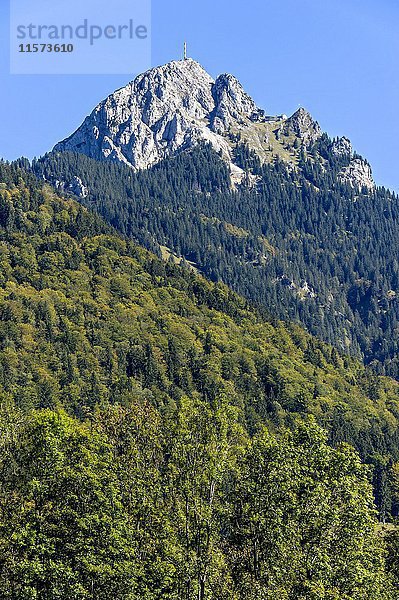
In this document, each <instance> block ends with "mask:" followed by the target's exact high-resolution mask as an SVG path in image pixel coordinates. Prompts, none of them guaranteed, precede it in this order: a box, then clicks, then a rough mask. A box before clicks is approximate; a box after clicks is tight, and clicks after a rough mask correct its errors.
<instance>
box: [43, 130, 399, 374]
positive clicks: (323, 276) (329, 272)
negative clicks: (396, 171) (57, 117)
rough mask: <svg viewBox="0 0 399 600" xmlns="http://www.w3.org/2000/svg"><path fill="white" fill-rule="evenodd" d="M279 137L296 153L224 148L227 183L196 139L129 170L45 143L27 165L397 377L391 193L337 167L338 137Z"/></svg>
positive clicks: (142, 237) (126, 230)
mask: <svg viewBox="0 0 399 600" xmlns="http://www.w3.org/2000/svg"><path fill="white" fill-rule="evenodd" d="M286 139H287V143H288V144H289V146H288V147H289V148H290V152H292V153H293V155H295V157H296V158H295V161H296V164H295V165H292V164H289V163H287V162H284V161H282V160H280V159H279V158H275V160H274V162H266V163H261V161H260V159H259V158H258V157H257V155H256V154H255V153H254V152H253V151H251V150H249V148H248V146H246V145H245V144H241V145H240V144H238V145H237V147H236V149H235V157H234V160H235V162H236V163H237V165H240V166H241V167H242V169H243V171H245V172H246V173H247V175H246V180H245V181H244V182H243V183H242V184H241V185H240V186H238V187H237V188H236V189H232V188H231V181H230V172H229V168H228V166H227V165H226V163H225V162H224V161H223V160H221V159H220V157H219V156H218V155H217V154H216V153H215V152H214V151H213V150H212V149H211V148H210V147H206V146H200V147H197V148H195V149H194V150H192V151H191V152H185V153H182V154H180V155H179V156H177V157H174V158H171V159H168V160H165V161H162V162H161V163H159V164H158V165H156V166H154V167H153V168H152V169H149V170H146V171H140V172H138V173H134V172H133V171H132V170H131V169H130V168H128V167H126V166H124V165H120V164H117V163H107V162H97V161H95V160H93V159H90V158H88V157H85V156H83V155H80V154H73V153H68V152H67V153H63V152H61V153H50V154H49V155H47V156H45V157H44V158H42V159H40V160H39V161H36V162H35V163H34V164H33V170H34V172H35V173H37V174H38V175H39V176H40V177H44V178H45V179H47V180H48V181H51V182H52V183H53V184H54V185H56V186H58V187H59V188H61V189H64V190H65V191H70V190H72V191H74V192H75V193H77V194H79V195H80V202H81V203H83V204H84V205H86V206H88V207H90V208H92V209H94V210H96V211H97V212H98V213H99V214H101V215H102V216H103V217H104V218H105V219H106V220H107V221H108V222H109V223H111V224H112V225H113V226H115V227H116V228H117V229H118V230H119V231H121V232H122V233H123V234H125V235H127V236H128V237H130V238H132V239H134V240H137V241H139V242H140V243H141V244H143V245H144V246H146V247H147V248H149V249H151V250H152V251H155V252H157V253H158V254H159V255H161V254H163V255H164V256H165V255H167V254H168V253H172V255H174V256H175V257H180V258H181V257H183V258H184V259H185V260H186V261H188V262H190V263H191V264H192V265H194V266H195V267H196V268H197V269H198V270H199V271H201V272H202V273H203V274H204V275H206V276H207V277H208V278H209V279H211V280H212V281H223V282H225V283H226V284H228V285H229V286H230V287H232V288H233V289H234V290H236V291H238V292H239V293H241V294H243V295H245V296H246V297H247V298H249V299H251V300H252V301H255V302H257V303H259V304H261V305H263V306H264V307H265V308H266V309H267V310H268V311H269V312H270V313H271V314H272V315H275V316H277V317H278V318H282V319H285V320H292V321H296V322H299V323H302V324H303V325H305V326H306V327H307V329H308V330H309V331H310V332H311V333H313V334H315V335H317V336H319V337H320V338H322V339H323V340H324V341H326V342H328V343H331V344H333V345H335V346H336V347H337V348H339V349H340V350H341V351H344V352H346V353H350V354H352V355H355V356H358V357H361V358H363V359H364V361H365V362H366V363H368V364H372V365H373V367H374V369H375V370H376V371H377V372H378V373H386V374H389V375H391V376H394V377H398V339H399V338H398V335H397V331H398V324H399V321H398V319H399V299H398V298H399V297H398V281H399V280H398V272H399V271H398V269H399V267H398V260H397V256H396V254H397V252H396V249H397V248H399V210H398V208H399V203H398V198H397V197H396V196H395V195H394V194H392V193H390V192H389V191H388V190H386V189H384V188H369V187H363V188H362V189H359V188H357V187H356V186H355V187H353V185H352V184H351V183H350V182H348V181H343V180H342V179H341V178H340V173H342V172H343V171H345V169H350V168H351V166H350V165H351V164H353V162H354V161H356V160H357V159H356V158H354V157H353V154H352V150H351V147H350V144H349V143H348V142H347V141H346V142H345V141H342V140H335V141H334V140H330V139H329V138H328V137H327V136H326V135H320V136H319V137H317V139H316V140H314V141H313V142H312V144H311V145H310V146H308V147H305V146H304V145H303V144H302V142H301V143H299V144H297V145H296V146H297V147H296V148H295V143H293V141H292V139H291V138H289V137H287V138H286ZM295 139H296V140H297V141H300V138H299V137H296V138H295ZM282 143H283V141H282ZM359 160H360V159H359ZM363 164H364V162H363ZM68 186H69V187H68ZM82 186H83V187H82Z"/></svg>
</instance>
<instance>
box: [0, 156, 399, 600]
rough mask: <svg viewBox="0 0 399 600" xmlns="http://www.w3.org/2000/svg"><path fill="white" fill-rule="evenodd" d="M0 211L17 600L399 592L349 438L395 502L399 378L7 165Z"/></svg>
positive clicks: (7, 579)
mask: <svg viewBox="0 0 399 600" xmlns="http://www.w3.org/2000/svg"><path fill="white" fill-rule="evenodd" d="M0 224H1V229H0V263H1V269H0V313H1V331H0V375H1V381H0V394H1V405H0V433H1V435H0V444H1V454H0V549H1V552H0V591H1V596H2V597H3V598H10V599H17V598H18V599H20V598H29V599H31V598H32V599H33V598H60V599H65V600H66V599H67V598H68V599H70V598H76V599H81V598H82V599H83V598H90V599H92V600H94V599H96V600H102V599H104V600H105V599H106V598H109V597H110V596H113V597H115V598H116V599H118V600H136V599H137V600H138V599H140V600H143V599H144V600H150V599H151V600H155V599H156V598H163V599H164V598H166V599H170V600H172V599H173V600H185V599H190V600H191V598H193V599H194V598H200V599H201V600H205V598H209V599H210V600H213V599H214V600H216V599H217V600H220V599H224V598H225V599H226V600H227V599H228V600H252V599H255V598H258V597H263V598H265V599H269V598H270V599H271V598H275V597H279V598H292V599H298V600H299V599H305V598H306V599H308V598H309V599H311V598H312V599H316V598H323V597H324V598H331V599H332V598H336V599H338V598H339V599H343V598H346V599H347V600H363V599H364V600H366V598H367V599H369V600H373V599H375V600H377V599H381V598H383V599H384V598H386V599H392V598H395V595H394V594H395V592H394V590H393V588H391V575H390V574H389V573H388V571H384V568H385V567H384V560H385V559H384V550H383V547H382V546H383V540H382V538H381V537H380V536H379V534H377V532H376V529H375V516H374V514H373V510H372V494H371V487H370V485H369V478H370V477H371V474H370V473H368V471H367V469H366V467H365V466H364V465H362V464H361V462H360V461H359V459H358V457H357V455H356V453H355V452H354V451H353V450H352V449H351V448H350V447H349V446H347V445H345V444H344V445H339V446H338V447H337V448H335V447H336V446H337V444H339V442H340V441H347V442H350V443H352V444H354V445H355V446H356V447H357V449H358V450H359V451H360V452H361V455H362V457H363V460H364V461H368V462H371V463H373V464H374V465H375V467H376V468H375V470H374V484H375V485H374V489H375V494H376V499H377V503H378V507H379V512H380V518H384V517H386V516H387V515H388V513H389V511H390V509H391V502H392V501H393V502H394V510H396V509H395V502H397V495H396V494H397V470H398V469H397V465H395V464H394V461H396V460H397V459H398V449H399V440H398V433H397V432H398V419H399V397H398V385H397V383H396V382H394V381H392V380H389V379H386V378H381V377H377V376H376V375H374V374H372V373H371V372H370V371H369V370H367V369H366V368H365V367H364V366H362V365H361V364H360V363H358V362H357V361H356V360H354V359H351V358H347V357H342V356H340V355H339V354H338V353H337V351H336V350H335V349H333V348H331V347H330V346H327V345H325V344H323V343H321V342H318V341H317V340H316V339H315V338H312V337H311V336H310V335H308V334H307V333H305V332H304V331H303V330H302V329H301V328H299V327H298V326H296V325H288V324H283V323H281V322H278V321H275V322H274V323H270V322H268V321H266V320H265V319H264V317H262V315H261V314H260V313H258V312H256V311H255V310H254V309H252V308H251V307H250V306H249V305H248V303H247V302H246V301H245V300H244V299H242V298H241V297H239V296H237V295H236V294H235V293H233V292H231V291H230V290H229V289H228V288H227V287H225V286H224V285H221V284H215V283H212V282H208V281H206V280H205V279H203V278H202V277H199V276H198V275H196V274H194V273H193V272H192V271H191V270H189V269H180V268H177V267H176V266H174V265H172V264H170V263H165V262H163V261H161V260H159V259H157V258H156V257H154V256H153V255H151V254H149V253H148V252H147V251H145V250H143V249H140V248H139V247H137V246H136V245H134V244H133V243H132V242H131V241H129V240H127V239H124V238H122V237H121V236H119V235H118V234H116V233H115V232H114V231H112V230H111V229H110V228H109V226H107V225H106V224H104V222H103V221H101V220H100V219H99V218H98V217H96V216H94V215H93V214H91V213H90V212H88V211H87V210H86V209H85V208H83V207H81V206H79V204H77V203H76V202H74V201H73V200H67V199H62V198H59V197H57V196H56V195H55V194H54V192H53V191H52V190H51V188H49V187H44V188H42V187H41V186H40V185H39V184H38V183H37V182H36V180H35V178H34V177H32V176H31V175H29V174H27V173H26V172H24V171H21V170H19V169H17V168H16V167H15V166H14V167H10V166H7V165H4V164H1V165H0ZM312 416H313V418H312ZM315 421H318V422H319V424H320V425H322V426H323V427H324V428H325V429H326V431H327V435H326V436H325V435H324V433H323V432H322V431H321V430H320V429H319V427H318V426H317V425H316V423H315ZM326 441H329V442H330V445H327V443H326ZM334 448H335V449H334ZM388 539H389V540H390V547H391V553H390V559H389V560H390V561H391V563H390V564H391V570H392V569H393V572H394V571H395V569H397V562H396V551H395V544H396V541H395V535H394V534H393V535H391V536H389V538H388Z"/></svg>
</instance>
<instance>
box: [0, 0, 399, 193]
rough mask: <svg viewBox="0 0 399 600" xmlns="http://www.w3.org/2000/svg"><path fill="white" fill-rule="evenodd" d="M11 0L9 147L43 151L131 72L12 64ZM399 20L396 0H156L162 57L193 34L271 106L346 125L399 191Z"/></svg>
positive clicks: (211, 62) (218, 65)
mask: <svg viewBox="0 0 399 600" xmlns="http://www.w3.org/2000/svg"><path fill="white" fill-rule="evenodd" d="M32 1H34V0H32ZM64 1H66V0H64ZM82 1H84V0H82ZM7 4H8V2H7V0H1V7H0V23H1V27H0V40H1V42H0V44H1V54H0V114H1V128H0V156H2V157H3V158H7V159H14V158H16V157H18V156H21V155H24V156H28V157H33V156H38V155H40V154H43V153H44V152H46V151H47V150H49V149H51V148H52V146H53V145H54V144H55V143H56V142H57V141H58V140H60V139H62V138H64V137H66V135H68V134H70V133H71V132H72V131H73V130H74V129H75V128H76V127H77V126H78V125H80V123H81V121H82V120H83V118H84V117H85V116H86V114H88V113H89V112H90V111H91V109H92V108H93V107H94V106H95V105H96V104H97V102H99V101H100V100H101V99H103V98H104V97H105V96H106V95H107V94H108V93H110V92H111V91H113V90H114V89H115V88H117V87H120V86H122V85H124V84H125V83H126V82H127V81H128V80H129V79H130V78H132V77H130V76H129V75H126V76H121V75H118V76H116V75H115V76H94V75H93V76H82V75H80V76H71V75H69V76H68V75H65V76H32V75H29V76H28V75H22V76H19V75H12V76H11V75H9V74H8V71H9V67H8V19H9V16H8V6H7ZM398 29H399V3H398V2H397V0H250V1H247V2H237V1H236V0H217V1H215V0H212V1H210V0H201V1H200V2H192V1H191V2H190V1H189V0H187V1H185V2H183V0H154V1H153V23H152V44H153V52H152V64H153V65H157V64H162V63H164V62H167V61H169V60H171V59H175V58H179V57H180V55H181V52H182V42H183V40H184V39H187V41H188V50H189V55H190V56H192V57H193V58H195V59H197V60H198V61H199V62H201V63H202V64H203V66H204V67H205V68H206V69H207V70H208V71H209V72H210V73H211V74H212V75H213V76H216V75H218V74H219V73H222V72H231V73H233V74H234V75H236V77H238V78H239V79H240V81H241V82H242V84H243V85H244V87H245V89H246V90H247V91H248V92H249V93H250V94H251V95H252V96H253V97H254V99H255V100H256V102H257V103H258V104H259V105H260V106H261V107H262V108H265V109H266V110H267V111H268V112H269V113H272V114H273V113H283V112H284V113H287V114H291V113H292V112H294V111H295V110H296V109H297V107H298V105H302V106H305V107H306V108H308V109H309V110H310V112H311V113H312V114H313V116H314V117H315V118H316V119H317V120H318V121H319V123H320V125H321V126H322V128H323V129H324V130H325V131H327V132H328V133H329V134H330V135H331V136H336V135H347V136H348V137H349V138H350V139H351V140H352V142H353V144H354V147H355V149H356V150H357V151H358V152H360V153H361V154H363V155H364V156H365V157H366V158H368V159H369V161H370V162H371V164H372V167H373V171H374V176H375V179H376V181H377V183H379V184H383V185H386V186H389V187H391V188H393V189H395V190H397V191H399V170H398V143H399V35H398ZM133 75H135V73H132V74H131V76H133Z"/></svg>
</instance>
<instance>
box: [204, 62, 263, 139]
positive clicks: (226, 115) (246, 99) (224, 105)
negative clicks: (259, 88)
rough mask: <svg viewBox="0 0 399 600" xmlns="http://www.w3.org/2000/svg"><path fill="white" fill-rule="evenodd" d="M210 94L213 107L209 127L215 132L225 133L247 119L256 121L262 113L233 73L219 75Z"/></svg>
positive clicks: (244, 122)
mask: <svg viewBox="0 0 399 600" xmlns="http://www.w3.org/2000/svg"><path fill="white" fill-rule="evenodd" d="M212 96H213V99H214V101H215V108H214V110H213V111H212V114H211V129H212V131H214V132H215V133H220V134H223V133H226V132H227V131H228V130H229V129H230V128H231V127H237V125H245V124H246V123H248V120H250V121H257V120H259V119H260V118H261V117H262V116H263V114H264V111H263V110H260V109H259V108H258V107H257V106H256V104H255V102H254V101H253V100H252V98H251V97H250V96H248V94H247V93H246V92H245V91H244V89H243V87H242V85H241V83H240V82H239V81H238V79H236V78H235V77H233V75H228V74H224V75H220V76H219V77H218V78H217V79H216V81H215V83H214V85H213V86H212Z"/></svg>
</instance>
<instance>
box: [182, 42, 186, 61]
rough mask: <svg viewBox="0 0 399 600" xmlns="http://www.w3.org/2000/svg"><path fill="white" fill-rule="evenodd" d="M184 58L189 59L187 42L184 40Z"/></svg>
mask: <svg viewBox="0 0 399 600" xmlns="http://www.w3.org/2000/svg"><path fill="white" fill-rule="evenodd" d="M183 60H187V42H184V48H183Z"/></svg>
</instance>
